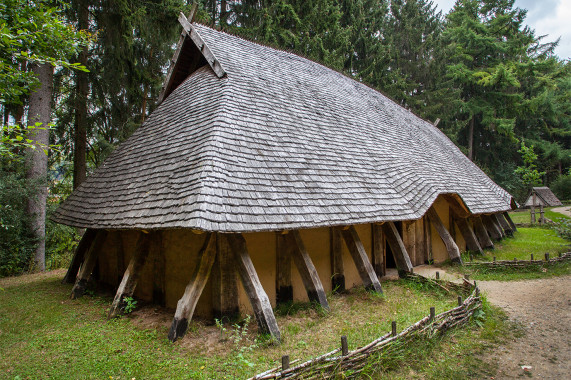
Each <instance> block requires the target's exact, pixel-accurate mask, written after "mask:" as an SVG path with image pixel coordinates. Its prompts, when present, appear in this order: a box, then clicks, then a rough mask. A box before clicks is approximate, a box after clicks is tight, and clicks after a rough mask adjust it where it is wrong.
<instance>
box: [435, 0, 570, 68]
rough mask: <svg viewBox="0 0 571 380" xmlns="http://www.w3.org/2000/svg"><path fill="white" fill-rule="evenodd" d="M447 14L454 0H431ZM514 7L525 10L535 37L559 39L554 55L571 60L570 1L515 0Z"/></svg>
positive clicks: (527, 21)
mask: <svg viewBox="0 0 571 380" xmlns="http://www.w3.org/2000/svg"><path fill="white" fill-rule="evenodd" d="M433 1H434V3H435V4H436V5H437V6H438V7H439V8H440V9H441V10H442V11H443V13H448V12H449V11H450V9H452V7H453V6H454V3H455V0H433ZM515 6H516V7H518V8H524V9H527V17H526V19H525V23H526V24H527V25H529V26H530V27H531V28H532V29H535V35H536V36H541V35H544V34H547V35H548V36H547V37H546V38H544V40H543V41H545V42H548V41H549V42H550V41H555V40H556V39H557V38H559V37H561V40H560V41H559V46H558V47H557V48H556V49H555V53H556V54H557V55H558V56H559V57H560V58H562V59H570V58H571V0H516V2H515Z"/></svg>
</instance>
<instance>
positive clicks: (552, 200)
mask: <svg viewBox="0 0 571 380" xmlns="http://www.w3.org/2000/svg"><path fill="white" fill-rule="evenodd" d="M533 192H535V195H536V199H535V205H536V206H539V205H543V206H562V205H563V203H561V201H560V200H559V199H558V198H557V197H556V196H555V194H553V192H552V191H551V189H550V188H549V187H546V186H542V187H534V188H533V190H532V192H531V193H530V194H529V197H528V198H527V200H526V201H525V206H531V205H532V204H533Z"/></svg>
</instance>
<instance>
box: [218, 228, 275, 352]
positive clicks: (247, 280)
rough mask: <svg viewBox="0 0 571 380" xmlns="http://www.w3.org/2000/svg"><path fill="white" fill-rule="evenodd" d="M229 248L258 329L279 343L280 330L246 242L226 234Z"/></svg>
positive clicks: (240, 236) (236, 235)
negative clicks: (232, 253) (233, 256)
mask: <svg viewBox="0 0 571 380" xmlns="http://www.w3.org/2000/svg"><path fill="white" fill-rule="evenodd" d="M225 236H226V238H227V239H228V243H229V245H230V248H231V249H232V251H233V252H234V255H235V260H236V267H237V269H238V274H239V275H240V280H241V281H242V285H243V286H244V290H246V294H247V295H248V298H249V299H250V303H251V305H252V309H253V310H254V314H255V316H256V321H257V322H258V327H259V328H260V331H261V332H263V333H269V334H270V335H271V336H272V337H273V338H274V339H275V340H276V341H278V342H279V341H280V330H279V328H278V323H277V322H276V317H275V315H274V312H273V310H272V305H271V303H270V300H269V298H268V295H267V294H266V292H265V291H264V288H263V287H262V284H261V283H260V279H259V278H258V274H257V273H256V269H255V268H254V264H253V263H252V259H251V258H250V254H249V253H248V249H247V247H246V240H245V239H244V237H243V236H242V235H241V234H227V235H225Z"/></svg>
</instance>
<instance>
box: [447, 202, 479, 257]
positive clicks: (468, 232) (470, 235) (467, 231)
mask: <svg viewBox="0 0 571 380" xmlns="http://www.w3.org/2000/svg"><path fill="white" fill-rule="evenodd" d="M450 212H451V213H452V212H453V211H452V209H450ZM454 221H455V222H456V224H457V225H458V229H459V230H460V233H461V234H462V236H463V237H464V240H465V241H466V246H467V247H468V250H470V251H472V252H479V253H480V254H483V253H484V251H483V250H482V247H481V246H480V243H479V242H478V239H477V238H476V235H475V234H474V230H472V227H470V224H469V223H468V219H466V218H460V217H459V216H458V215H454Z"/></svg>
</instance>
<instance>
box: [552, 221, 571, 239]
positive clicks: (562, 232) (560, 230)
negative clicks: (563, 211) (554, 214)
mask: <svg viewBox="0 0 571 380" xmlns="http://www.w3.org/2000/svg"><path fill="white" fill-rule="evenodd" d="M554 229H555V231H557V234H558V235H559V236H561V237H562V238H564V239H567V240H571V219H568V218H565V219H560V220H559V221H557V222H556V223H555V226H554Z"/></svg>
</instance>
